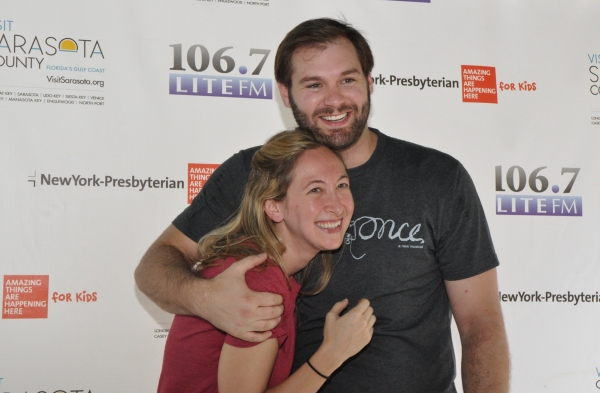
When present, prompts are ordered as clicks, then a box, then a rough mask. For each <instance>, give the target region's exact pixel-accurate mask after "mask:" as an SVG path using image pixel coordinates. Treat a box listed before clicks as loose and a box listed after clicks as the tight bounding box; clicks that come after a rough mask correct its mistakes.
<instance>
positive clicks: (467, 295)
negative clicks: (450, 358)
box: [445, 268, 510, 393]
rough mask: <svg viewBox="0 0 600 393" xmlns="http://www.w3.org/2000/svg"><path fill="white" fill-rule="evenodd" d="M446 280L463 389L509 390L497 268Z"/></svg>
mask: <svg viewBox="0 0 600 393" xmlns="http://www.w3.org/2000/svg"><path fill="white" fill-rule="evenodd" d="M445 283H446V289H447V292H448V297H449V298H450V306H451V307H452V313H453V315H454V319H455V320H456V325H457V327H458V331H459V333H460V340H461V344H462V363H461V365H462V382H463V389H464V392H465V393H479V392H485V393H500V392H502V393H506V392H508V390H509V385H510V357H509V352H508V342H507V338H506V330H505V328H504V319H503V317H502V309H501V308H500V300H499V298H498V281H497V276H496V269H495V268H494V269H491V270H488V271H486V272H484V273H481V274H479V275H477V276H474V277H470V278H467V279H464V280H457V281H446V282H445Z"/></svg>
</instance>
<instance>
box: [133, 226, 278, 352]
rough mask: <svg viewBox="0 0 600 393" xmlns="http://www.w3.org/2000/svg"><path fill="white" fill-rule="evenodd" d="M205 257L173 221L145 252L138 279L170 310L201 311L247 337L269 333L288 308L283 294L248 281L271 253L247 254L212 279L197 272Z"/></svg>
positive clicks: (259, 338) (220, 326)
mask: <svg viewBox="0 0 600 393" xmlns="http://www.w3.org/2000/svg"><path fill="white" fill-rule="evenodd" d="M199 257H200V255H199V254H198V246H197V244H196V242H194V241H193V240H191V239H190V238H188V237H187V236H186V235H184V234H183V233H182V232H181V231H179V230H178V229H177V228H176V227H175V226H173V225H170V226H169V227H168V228H167V229H166V230H165V231H164V232H163V233H162V234H161V235H160V236H159V237H158V239H157V240H156V241H155V242H154V243H153V244H152V245H151V246H150V248H149V249H148V251H146V254H144V256H143V257H142V260H141V261H140V263H139V265H138V267H137V268H136V270H135V281H136V283H137V285H138V287H139V288H140V290H141V291H142V292H143V293H145V294H146V296H148V297H149V298H150V299H151V300H152V301H153V302H155V303H156V304H157V305H158V306H159V307H161V308H162V309H164V310H165V311H168V312H171V313H175V314H186V315H196V316H200V317H202V318H204V319H206V320H207V321H209V322H210V323H212V324H213V325H214V326H216V327H217V328H218V329H221V330H223V331H225V332H227V333H229V334H231V335H232V336H234V337H237V338H240V339H242V340H246V341H254V342H258V341H264V340H266V339H267V338H269V337H270V336H271V332H269V330H271V329H273V328H274V327H275V326H276V325H277V324H278V323H279V320H280V315H281V314H282V313H283V306H282V305H281V302H282V298H281V296H280V295H276V294H272V293H266V292H261V293H259V292H253V291H251V290H250V289H248V286H247V285H246V281H245V273H246V271H248V270H250V269H252V268H253V267H255V266H257V265H259V264H261V263H262V262H264V261H265V255H263V256H262V257H259V256H251V257H247V258H244V259H243V260H240V261H239V262H236V263H234V264H233V265H232V266H231V267H229V269H227V270H225V271H224V272H223V273H221V274H219V275H218V276H217V277H215V278H213V279H210V280H206V279H202V278H199V277H197V276H195V275H194V274H193V273H192V271H191V266H192V265H193V264H194V263H195V262H196V261H197V260H198V259H199Z"/></svg>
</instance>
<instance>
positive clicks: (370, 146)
mask: <svg viewBox="0 0 600 393" xmlns="http://www.w3.org/2000/svg"><path fill="white" fill-rule="evenodd" d="M376 147H377V134H376V133H374V132H372V131H370V130H369V129H368V128H367V127H365V129H364V131H363V133H362V135H361V136H360V138H359V139H358V141H356V143H355V144H354V145H352V146H350V147H349V148H348V149H346V150H343V151H341V152H340V154H341V155H342V158H343V159H344V163H345V164H346V167H347V168H348V169H352V168H356V167H357V166H360V165H362V164H364V163H365V162H367V161H369V158H371V156H372V155H373V152H374V151H375V148H376Z"/></svg>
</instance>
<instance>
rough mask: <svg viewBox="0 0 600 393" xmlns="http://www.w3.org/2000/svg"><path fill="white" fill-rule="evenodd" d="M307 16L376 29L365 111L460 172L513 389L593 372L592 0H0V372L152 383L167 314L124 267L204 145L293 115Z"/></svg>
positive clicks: (152, 231)
mask: <svg viewBox="0 0 600 393" xmlns="http://www.w3.org/2000/svg"><path fill="white" fill-rule="evenodd" d="M322 16H330V17H340V18H346V19H347V20H348V21H349V22H351V23H353V24H354V25H355V26H356V27H357V28H359V29H360V30H362V31H363V32H364V33H365V35H366V37H367V38H368V39H369V41H370V42H371V44H372V48H373V51H374V54H375V69H374V71H373V77H374V78H375V79H376V85H375V92H374V94H373V96H372V101H373V110H372V115H371V118H370V125H371V126H373V127H377V128H379V129H380V130H382V131H383V132H385V133H387V134H389V135H391V136H395V137H398V138H401V139H406V140H409V141H412V142H416V143H419V144H423V145H426V146H430V147H433V148H436V149H439V150H442V151H444V152H447V153H450V154H452V155H453V156H455V157H456V158H457V159H459V160H460V161H461V162H462V163H463V164H464V165H465V167H466V168H467V169H468V170H469V172H470V174H471V176H472V177H473V180H474V181H475V184H476V186H477V190H478V192H479V195H480V198H481V200H482V203H483V206H484V208H485V211H486V215H487V217H488V220H489V224H490V228H491V231H492V235H493V238H494V242H495V245H496V249H497V253H498V255H499V257H500V260H501V266H500V268H499V279H500V283H499V284H500V292H501V294H499V295H500V296H501V300H502V307H503V310H504V314H505V319H506V325H507V330H508V337H509V343H510V347H511V353H512V369H513V377H512V390H513V391H514V392H569V393H571V392H576V393H579V392H596V391H600V371H599V370H600V352H599V349H600V339H599V338H598V337H599V336H598V334H597V328H598V326H599V322H600V311H599V308H600V298H599V295H598V292H599V290H600V288H599V284H598V283H599V279H598V278H599V277H600V267H599V266H600V264H599V262H600V258H599V257H598V255H599V253H600V249H599V248H600V247H599V244H600V242H599V241H598V237H599V235H600V229H599V225H598V223H599V208H598V206H599V205H600V204H599V199H600V181H599V180H598V176H599V172H600V159H599V158H598V154H597V149H598V146H599V142H600V95H599V94H598V93H599V91H598V86H599V85H600V82H599V81H598V79H599V77H598V76H599V75H600V71H599V67H600V45H599V43H598V37H599V36H600V27H599V26H600V25H599V23H598V16H600V4H598V3H597V2H595V1H591V0H587V1H584V0H577V1H572V2H548V1H545V0H544V1H543V0H529V1H505V0H490V1H486V2H481V1H475V0H446V1H439V0H432V1H431V2H408V1H385V0H362V1H358V0H352V1H350V0H335V1H334V0H331V1H328V2H323V1H316V0H301V1H300V0H294V1H292V0H254V1H247V0H239V1H237V0H236V1H224V0H220V1H216V0H215V1H211V0H177V1H164V0H150V1H139V0H130V1H127V2H120V1H115V0H105V1H103V2H85V3H82V2H81V1H72V0H63V1H57V0H46V1H40V0H32V1H28V2H16V1H8V0H0V130H1V131H0V138H1V139H0V181H1V184H2V186H1V187H0V276H2V278H3V280H2V289H3V292H2V294H3V308H2V319H0V354H1V355H0V392H10V393H21V392H57V391H58V392H63V391H64V392H86V393H87V392H94V393H99V392H108V391H114V392H151V391H154V390H155V389H156V384H157V381H158V376H159V371H160V365H161V360H162V350H163V347H164V342H165V340H164V338H165V337H166V332H167V331H168V329H169V327H170V322H171V319H172V316H171V315H169V314H167V313H164V312H162V311H161V310H159V309H158V308H157V307H156V306H154V305H153V304H152V303H151V302H150V301H149V300H148V299H147V298H146V297H145V296H144V295H143V294H141V293H140V292H139V291H138V290H137V289H136V286H135V283H134V280H133V271H134V269H135V267H136V266H137V263H138V261H139V259H140V257H141V256H142V254H143V253H144V251H145V250H146V249H147V247H148V246H149V245H150V243H151V242H152V241H153V240H154V239H155V238H156V237H157V236H158V234H159V233H160V232H161V231H162V230H163V229H164V228H165V227H166V226H167V225H168V224H169V223H170V221H171V220H172V219H173V218H174V217H175V216H176V215H177V214H178V213H179V212H180V211H181V210H182V209H183V208H185V206H186V205H187V203H188V197H189V195H190V194H194V193H195V192H197V189H198V188H200V187H201V185H202V183H201V182H202V181H203V179H204V177H202V176H206V175H207V174H210V172H211V168H214V165H216V164H219V163H221V162H222V161H224V160H225V159H226V158H227V157H229V156H230V155H231V154H232V153H234V152H236V151H238V150H240V149H243V148H246V147H249V146H253V145H257V144H260V143H262V142H264V141H265V139H266V138H267V137H268V136H269V135H271V134H273V133H275V132H277V131H279V130H281V129H284V128H290V127H293V126H294V121H293V118H292V117H291V113H290V112H289V111H288V110H287V109H285V108H284V107H283V105H282V104H281V100H280V98H279V96H278V93H277V92H276V88H275V82H274V80H273V70H272V68H273V59H274V55H275V51H276V49H277V45H278V44H279V42H280V40H281V39H282V38H283V36H284V35H285V33H286V32H287V31H289V30H290V29H291V28H292V27H293V26H295V25H296V24H297V23H299V22H301V21H303V20H305V19H309V18H313V17H322ZM201 46H202V47H201ZM190 48H192V49H191V50H192V53H194V54H195V55H194V56H192V57H193V59H192V61H191V62H190V61H188V56H187V54H188V51H189V50H190ZM203 48H204V49H203ZM251 49H255V51H253V52H252V53H253V54H252V55H250V53H251ZM256 49H258V50H259V51H256ZM203 51H204V54H203ZM268 51H270V52H268ZM267 52H268V55H267V54H266V53H267ZM219 56H220V57H221V60H220V61H219V60H217V61H214V62H213V60H214V59H215V58H217V59H218V58H219ZM224 56H226V57H224ZM265 56H266V61H265V63H264V67H262V69H260V70H258V69H257V67H258V66H259V63H260V62H261V60H263V58H264V57H265ZM228 59H230V60H229V62H230V64H228ZM203 61H204V62H203ZM215 64H216V66H215ZM218 68H221V69H220V71H222V72H219V70H218ZM194 69H196V70H197V71H194ZM253 72H254V73H255V74H253ZM178 77H179V78H180V79H179V82H178V79H177V78H178ZM194 78H196V81H195V82H194ZM170 81H172V82H170ZM433 81H442V82H433ZM194 86H196V87H194ZM440 86H442V87H440ZM446 86H448V87H446ZM194 89H195V90H194ZM184 90H186V91H185V92H184ZM228 93H231V94H228ZM236 95H238V96H239V95H241V97H238V96H236ZM475 95H476V97H475ZM473 101H475V102H473ZM539 168H542V169H539ZM563 172H564V173H563ZM191 175H194V176H198V177H191ZM575 175H576V177H575ZM531 179H532V180H531ZM573 179H574V181H572V180H573ZM196 182H198V183H196ZM570 182H572V184H571V187H570V189H569V187H568V186H569V183H570ZM526 208H527V210H526ZM518 213H519V214H518ZM559 214H563V215H559ZM84 291H85V293H84ZM586 295H587V297H586ZM457 355H458V356H460V349H459V348H457ZM459 375H460V374H459ZM458 380H460V377H458Z"/></svg>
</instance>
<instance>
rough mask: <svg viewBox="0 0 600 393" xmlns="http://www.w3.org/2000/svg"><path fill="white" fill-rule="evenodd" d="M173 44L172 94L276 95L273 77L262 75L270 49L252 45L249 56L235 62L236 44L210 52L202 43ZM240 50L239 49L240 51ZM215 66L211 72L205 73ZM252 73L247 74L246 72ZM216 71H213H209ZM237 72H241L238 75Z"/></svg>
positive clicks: (170, 87)
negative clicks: (257, 47) (274, 93)
mask: <svg viewBox="0 0 600 393" xmlns="http://www.w3.org/2000/svg"><path fill="white" fill-rule="evenodd" d="M170 47H171V48H173V67H171V68H170V70H171V71H180V72H172V73H171V74H170V75H169V94H175V95H194V96H210V97H235V98H258V99H267V100H272V99H273V80H272V79H271V78H260V77H259V75H260V73H261V71H262V70H263V67H264V65H265V62H266V61H267V58H268V57H269V54H270V53H271V50H270V49H255V48H251V49H250V51H249V52H248V56H247V57H244V58H243V60H240V58H239V56H238V60H240V61H241V63H242V64H239V63H238V64H239V65H238V64H236V61H235V59H234V58H233V54H234V53H235V50H234V47H233V46H226V47H223V48H219V49H217V50H216V51H214V52H213V54H212V55H211V52H209V50H208V49H207V48H206V47H205V46H203V45H199V44H195V45H191V46H190V47H188V48H185V47H184V46H183V44H173V45H170ZM238 53H239V52H238ZM210 68H212V72H208V73H205V71H208V70H209V69H210ZM248 73H250V75H248V76H246V74H248ZM210 74H213V75H210ZM235 74H238V75H240V76H235Z"/></svg>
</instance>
